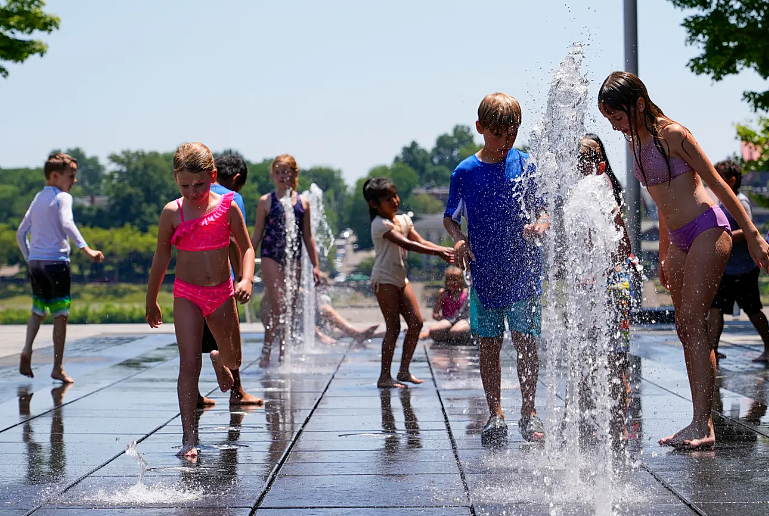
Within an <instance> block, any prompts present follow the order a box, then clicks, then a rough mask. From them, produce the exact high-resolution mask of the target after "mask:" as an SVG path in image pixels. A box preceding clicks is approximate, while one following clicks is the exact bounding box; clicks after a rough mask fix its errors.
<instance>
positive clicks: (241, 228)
mask: <svg viewBox="0 0 769 516" xmlns="http://www.w3.org/2000/svg"><path fill="white" fill-rule="evenodd" d="M227 222H229V224H230V234H231V235H232V237H233V238H234V239H235V243H236V247H237V248H238V249H239V250H240V262H241V263H242V264H243V268H242V275H241V278H240V280H239V281H238V284H237V285H236V286H235V299H236V300H238V301H239V302H240V303H242V304H245V303H248V300H249V299H251V289H252V288H253V286H254V246H252V245H251V239H250V238H248V229H247V228H246V222H245V221H244V220H243V214H242V213H240V208H239V207H238V205H237V204H235V203H233V204H232V205H231V206H230V211H229V212H227Z"/></svg>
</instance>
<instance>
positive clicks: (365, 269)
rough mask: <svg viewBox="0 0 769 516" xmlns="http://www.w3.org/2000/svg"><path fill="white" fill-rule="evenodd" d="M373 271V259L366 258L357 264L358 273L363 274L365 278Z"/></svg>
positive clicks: (370, 257)
mask: <svg viewBox="0 0 769 516" xmlns="http://www.w3.org/2000/svg"><path fill="white" fill-rule="evenodd" d="M373 270H374V257H373V256H369V257H368V258H364V259H362V260H361V261H360V263H359V264H358V272H360V273H361V274H365V275H366V276H371V271H373Z"/></svg>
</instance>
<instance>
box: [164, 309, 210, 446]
mask: <svg viewBox="0 0 769 516" xmlns="http://www.w3.org/2000/svg"><path fill="white" fill-rule="evenodd" d="M174 329H175V331H176V342H177V344H178V346H179V379H178V381H177V391H178V395H179V411H180V412H181V416H182V449H181V450H179V453H177V455H178V456H179V457H188V458H195V457H197V455H198V449H197V445H198V428H197V424H196V417H195V411H196V409H197V394H198V380H199V378H200V369H201V367H202V354H201V351H200V343H201V342H202V340H203V314H201V313H200V309H199V308H198V307H197V306H196V305H195V304H194V303H193V302H192V301H190V300H189V299H185V298H182V297H177V298H175V299H174ZM211 330H212V331H213V327H211ZM214 336H216V333H214Z"/></svg>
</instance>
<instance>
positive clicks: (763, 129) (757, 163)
mask: <svg viewBox="0 0 769 516" xmlns="http://www.w3.org/2000/svg"><path fill="white" fill-rule="evenodd" d="M737 135H738V136H739V137H740V140H741V141H743V142H745V143H752V144H753V145H754V146H755V148H756V149H760V156H759V158H758V159H757V160H750V161H746V162H745V163H743V166H742V168H743V170H744V171H745V172H766V171H769V118H766V117H761V118H759V119H758V129H753V128H751V127H749V126H747V125H739V124H738V125H737Z"/></svg>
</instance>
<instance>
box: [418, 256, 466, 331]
mask: <svg viewBox="0 0 769 516" xmlns="http://www.w3.org/2000/svg"><path fill="white" fill-rule="evenodd" d="M469 317H470V299H469V298H468V295H467V285H465V278H464V276H463V275H462V271H461V270H460V269H459V267H454V266H453V265H452V266H451V267H447V268H446V277H445V287H444V288H442V289H440V290H439V291H438V295H437V296H436V297H435V304H434V305H433V319H435V320H436V321H438V322H437V323H436V324H434V325H432V326H431V327H430V329H429V330H427V331H424V332H422V334H421V335H419V338H420V339H426V338H428V337H429V338H431V339H433V340H434V341H435V342H447V343H449V344H458V345H464V344H468V343H469V342H470V319H469Z"/></svg>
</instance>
